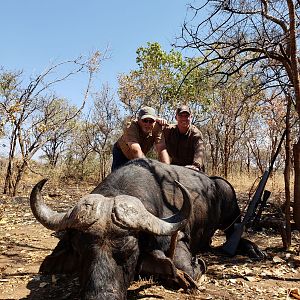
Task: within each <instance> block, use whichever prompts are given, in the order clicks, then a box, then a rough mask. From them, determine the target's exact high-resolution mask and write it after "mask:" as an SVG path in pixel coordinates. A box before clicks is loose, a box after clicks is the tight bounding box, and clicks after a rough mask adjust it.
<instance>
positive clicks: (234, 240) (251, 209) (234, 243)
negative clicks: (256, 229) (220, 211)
mask: <svg viewBox="0 0 300 300" xmlns="http://www.w3.org/2000/svg"><path fill="white" fill-rule="evenodd" d="M285 134H286V130H284V132H283V134H282V137H281V139H280V142H279V144H278V147H277V149H276V152H275V154H274V156H273V158H272V159H271V164H270V166H269V168H268V170H266V171H265V172H264V174H263V176H262V178H261V180H260V182H259V184H258V186H257V189H256V191H255V194H254V196H253V198H252V200H251V201H250V203H249V206H248V208H247V211H246V214H245V216H244V218H243V221H242V222H240V223H234V225H233V227H234V228H233V232H232V234H231V236H230V237H229V238H228V239H227V241H226V242H225V243H224V245H223V247H222V249H223V250H224V251H225V252H226V253H227V254H229V255H231V256H233V255H235V253H236V249H237V247H238V245H239V242H240V239H241V237H242V234H243V232H244V228H245V226H246V225H247V224H249V223H250V222H251V220H253V218H254V217H255V211H256V208H257V206H258V204H259V203H260V202H261V197H262V194H263V192H264V189H265V186H266V183H267V181H268V178H269V176H270V173H271V172H272V170H273V165H274V163H275V160H276V158H277V156H278V154H279V151H280V148H281V145H282V142H283V140H284V137H285Z"/></svg>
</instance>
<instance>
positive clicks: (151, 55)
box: [119, 42, 209, 115]
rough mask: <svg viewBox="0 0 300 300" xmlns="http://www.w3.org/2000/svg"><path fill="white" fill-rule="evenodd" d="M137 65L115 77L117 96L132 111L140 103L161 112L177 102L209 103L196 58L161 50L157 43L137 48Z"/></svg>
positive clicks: (164, 112) (203, 76)
mask: <svg viewBox="0 0 300 300" xmlns="http://www.w3.org/2000/svg"><path fill="white" fill-rule="evenodd" d="M136 62H137V64H138V68H137V69H136V70H132V71H130V73H129V74H123V75H121V76H120V77H119V86H120V87H119V95H120V99H121V101H122V102H123V103H124V104H125V106H126V107H127V108H128V109H129V110H130V111H131V113H135V112H136V111H137V110H138V109H139V108H140V107H141V106H142V105H150V106H153V107H155V108H156V109H157V110H158V112H159V113H160V114H161V115H165V114H166V113H167V112H168V111H170V110H171V111H173V110H174V108H175V107H176V106H177V105H178V103H189V104H193V103H194V104H198V105H199V104H200V105H203V106H206V105H208V104H209V100H208V98H207V97H206V96H205V95H206V90H207V79H206V77H205V72H204V71H205V70H203V69H201V68H198V67H197V66H198V64H199V59H192V58H185V59H184V58H183V57H182V54H181V53H180V52H177V51H175V50H174V49H172V50H171V51H170V52H169V53H167V52H166V51H164V50H162V48H161V46H160V44H159V43H149V42H148V43H147V47H140V48H138V49H137V58H136Z"/></svg>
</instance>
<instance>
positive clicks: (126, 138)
mask: <svg viewBox="0 0 300 300" xmlns="http://www.w3.org/2000/svg"><path fill="white" fill-rule="evenodd" d="M161 138H162V129H161V125H159V124H158V123H155V125H154V128H153V130H152V132H151V133H149V134H145V133H144V132H143V131H142V130H141V128H140V126H139V125H138V121H137V120H133V121H131V122H129V123H127V125H126V127H125V129H124V132H123V135H122V136H121V137H120V138H119V139H118V141H117V145H118V147H119V148H120V149H121V150H122V152H123V154H124V155H125V156H126V157H127V158H128V159H133V158H134V157H133V156H132V153H131V151H130V148H129V146H128V143H138V144H139V145H140V146H141V149H142V151H143V153H144V154H145V155H146V154H147V153H148V152H149V151H150V150H151V148H152V147H153V144H154V143H155V144H158V143H159V142H160V141H161Z"/></svg>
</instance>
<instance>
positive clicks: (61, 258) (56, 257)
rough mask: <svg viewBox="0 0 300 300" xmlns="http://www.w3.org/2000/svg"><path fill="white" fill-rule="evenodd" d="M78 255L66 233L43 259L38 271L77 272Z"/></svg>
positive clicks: (47, 272) (54, 272) (46, 272)
mask: <svg viewBox="0 0 300 300" xmlns="http://www.w3.org/2000/svg"><path fill="white" fill-rule="evenodd" d="M78 267H79V257H78V255H77V253H76V252H75V251H74V249H73V247H72V243H71V241H70V237H69V235H68V233H65V235H64V236H63V238H62V239H61V240H60V241H59V242H58V244H57V246H56V247H55V248H54V250H53V251H52V253H51V254H50V255H48V256H46V258H45V259H44V261H43V262H42V264H41V266H40V270H39V271H40V272H41V273H44V274H59V273H61V274H70V273H76V272H78Z"/></svg>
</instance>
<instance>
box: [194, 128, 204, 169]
mask: <svg viewBox="0 0 300 300" xmlns="http://www.w3.org/2000/svg"><path fill="white" fill-rule="evenodd" d="M194 138H195V144H194V145H195V146H194V150H195V152H194V159H193V166H195V167H197V168H198V169H199V170H201V171H203V172H204V171H205V168H204V143H203V139H202V134H201V133H199V134H198V135H197V136H196V137H194Z"/></svg>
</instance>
